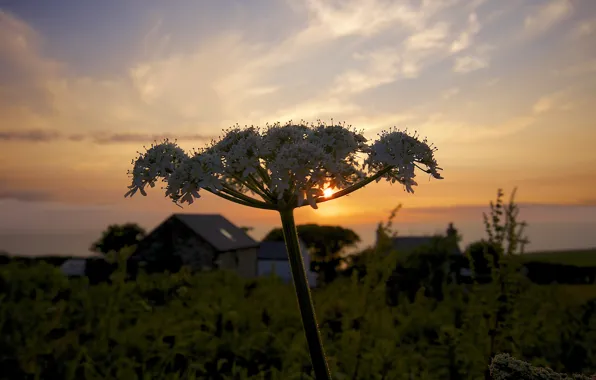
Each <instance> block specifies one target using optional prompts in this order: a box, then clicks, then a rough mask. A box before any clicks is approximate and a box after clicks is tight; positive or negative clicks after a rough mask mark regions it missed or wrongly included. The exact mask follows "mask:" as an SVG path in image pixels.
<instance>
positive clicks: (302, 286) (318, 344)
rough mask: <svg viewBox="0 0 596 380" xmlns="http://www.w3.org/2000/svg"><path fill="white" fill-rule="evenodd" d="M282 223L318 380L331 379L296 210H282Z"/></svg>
mask: <svg viewBox="0 0 596 380" xmlns="http://www.w3.org/2000/svg"><path fill="white" fill-rule="evenodd" d="M279 213H280V215H281V224H282V228H283V233H284V240H285V242H286V248H287V250H288V258H289V260H290V268H291V270H292V278H293V279H294V288H295V290H296V297H297V298H298V306H299V307H300V315H301V316H302V326H303V327H304V333H305V334H306V340H307V342H308V350H309V352H310V360H311V362H312V365H313V369H314V372H315V378H316V379H317V380H331V372H330V371H329V366H328V365H327V359H326V358H325V351H324V349H323V343H322V341H321V333H320V331H319V326H318V325H317V318H316V316H315V308H314V306H313V302H312V298H311V295H310V289H309V286H308V279H307V277H306V270H305V269H304V261H303V258H302V254H301V252H300V245H299V244H298V233H297V232H296V224H295V222H294V210H293V209H287V210H280V211H279Z"/></svg>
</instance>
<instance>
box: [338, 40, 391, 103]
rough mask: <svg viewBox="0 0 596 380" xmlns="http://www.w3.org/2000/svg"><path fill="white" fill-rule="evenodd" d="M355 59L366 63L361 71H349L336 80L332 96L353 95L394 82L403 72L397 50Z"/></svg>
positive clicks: (381, 50) (360, 54)
mask: <svg viewBox="0 0 596 380" xmlns="http://www.w3.org/2000/svg"><path fill="white" fill-rule="evenodd" d="M354 58H355V59H357V60H359V61H362V62H365V67H364V68H363V69H361V70H354V69H352V70H347V71H345V72H343V73H341V74H340V75H339V76H337V77H336V79H335V85H334V86H333V87H332V89H331V93H332V94H341V95H344V96H345V95H346V94H349V95H353V94H357V93H360V92H363V91H366V90H368V89H371V88H375V87H378V86H380V85H383V84H388V83H391V82H393V81H394V80H395V79H396V78H397V76H398V74H399V73H400V71H401V63H402V62H401V57H400V53H399V51H398V50H396V49H392V48H383V49H378V50H374V51H372V52H369V53H367V54H362V53H357V54H355V55H354Z"/></svg>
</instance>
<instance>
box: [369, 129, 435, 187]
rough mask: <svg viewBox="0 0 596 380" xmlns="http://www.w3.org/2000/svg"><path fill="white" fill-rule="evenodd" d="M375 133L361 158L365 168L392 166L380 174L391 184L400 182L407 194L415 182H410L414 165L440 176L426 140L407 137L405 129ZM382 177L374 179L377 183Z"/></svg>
mask: <svg viewBox="0 0 596 380" xmlns="http://www.w3.org/2000/svg"><path fill="white" fill-rule="evenodd" d="M379 136H380V137H379V139H378V140H376V141H375V142H374V144H373V145H372V146H371V149H370V152H369V156H368V158H367V159H366V160H365V161H364V165H365V166H368V167H369V170H380V169H382V168H384V167H387V166H392V167H393V168H392V169H391V170H390V171H389V172H387V173H386V174H385V175H384V176H383V177H384V178H386V179H388V180H389V181H390V182H391V183H395V182H399V183H401V184H403V185H404V186H405V187H406V190H407V191H408V192H409V193H413V192H414V189H413V186H416V185H418V184H417V183H416V181H414V177H416V173H415V172H414V169H415V168H418V169H420V170H422V171H424V172H426V173H429V174H431V175H432V176H433V177H434V178H437V179H442V177H441V175H440V174H439V172H438V171H439V170H441V168H439V167H438V166H437V161H436V160H435V158H434V152H435V151H436V148H433V147H432V146H431V145H428V141H427V140H426V139H424V140H422V141H420V140H418V137H417V136H416V135H414V136H410V135H408V133H407V132H406V131H403V132H402V131H400V130H397V129H394V130H392V131H390V132H386V131H383V132H381V134H380V135H379ZM419 164H421V165H424V166H426V169H425V168H421V167H420V166H419ZM383 177H380V178H378V179H377V182H379V181H380V180H381V178H383Z"/></svg>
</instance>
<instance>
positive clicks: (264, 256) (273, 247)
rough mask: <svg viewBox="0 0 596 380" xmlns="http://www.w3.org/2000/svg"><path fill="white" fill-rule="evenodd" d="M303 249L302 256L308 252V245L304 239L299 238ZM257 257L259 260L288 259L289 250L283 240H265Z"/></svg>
mask: <svg viewBox="0 0 596 380" xmlns="http://www.w3.org/2000/svg"><path fill="white" fill-rule="evenodd" d="M299 242H300V247H301V251H302V256H303V257H305V255H307V254H308V250H307V248H306V245H305V244H304V242H303V241H302V240H299ZM257 259H259V260H288V251H287V249H286V243H285V242H283V241H263V242H261V245H260V247H259V250H258V251H257Z"/></svg>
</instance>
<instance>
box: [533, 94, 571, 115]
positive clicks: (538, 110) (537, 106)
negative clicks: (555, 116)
mask: <svg viewBox="0 0 596 380" xmlns="http://www.w3.org/2000/svg"><path fill="white" fill-rule="evenodd" d="M570 91H571V89H565V90H561V91H557V92H554V93H552V94H548V95H543V96H541V97H540V98H539V99H538V100H537V101H536V103H534V106H533V107H532V111H533V112H534V114H536V115H540V114H543V113H547V112H549V111H552V110H554V109H558V110H561V111H569V110H570V109H572V108H573V107H574V104H573V102H572V101H570V100H569V93H570Z"/></svg>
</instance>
